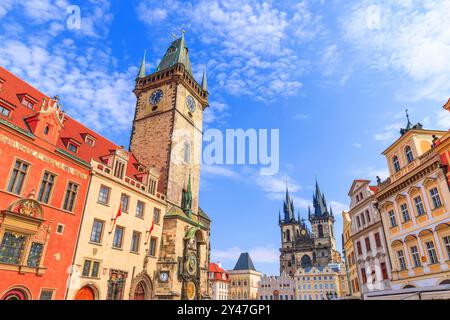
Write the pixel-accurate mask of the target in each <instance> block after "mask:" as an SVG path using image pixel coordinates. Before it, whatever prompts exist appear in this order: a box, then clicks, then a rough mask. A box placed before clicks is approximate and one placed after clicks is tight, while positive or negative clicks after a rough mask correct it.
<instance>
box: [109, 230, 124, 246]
mask: <svg viewBox="0 0 450 320" xmlns="http://www.w3.org/2000/svg"><path fill="white" fill-rule="evenodd" d="M122 240H123V227H119V226H116V231H115V232H114V239H113V244H112V246H113V247H114V248H118V249H121V248H122Z"/></svg>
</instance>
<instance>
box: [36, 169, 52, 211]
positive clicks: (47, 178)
mask: <svg viewBox="0 0 450 320" xmlns="http://www.w3.org/2000/svg"><path fill="white" fill-rule="evenodd" d="M54 184H55V175H54V174H51V173H49V172H47V171H45V172H44V176H43V177H42V182H41V187H40V189H39V194H38V201H40V202H43V203H48V201H49V199H50V194H51V192H52V190H53V185H54Z"/></svg>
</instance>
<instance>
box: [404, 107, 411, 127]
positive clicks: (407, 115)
mask: <svg viewBox="0 0 450 320" xmlns="http://www.w3.org/2000/svg"><path fill="white" fill-rule="evenodd" d="M405 113H406V120H407V123H406V130H411V128H412V123H411V121H410V120H409V114H408V109H406V110H405Z"/></svg>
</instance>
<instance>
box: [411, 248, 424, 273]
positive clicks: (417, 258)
mask: <svg viewBox="0 0 450 320" xmlns="http://www.w3.org/2000/svg"><path fill="white" fill-rule="evenodd" d="M410 250H411V256H412V258H413V263H414V267H416V268H418V267H420V266H421V265H422V264H421V263H420V255H419V250H417V246H412V247H411V248H410Z"/></svg>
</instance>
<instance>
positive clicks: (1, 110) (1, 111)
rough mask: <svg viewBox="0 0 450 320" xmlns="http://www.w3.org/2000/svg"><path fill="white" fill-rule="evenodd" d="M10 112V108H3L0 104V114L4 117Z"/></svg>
mask: <svg viewBox="0 0 450 320" xmlns="http://www.w3.org/2000/svg"><path fill="white" fill-rule="evenodd" d="M10 114H11V110H10V109H8V108H5V107H3V106H0V115H2V116H4V117H8V118H9V115H10Z"/></svg>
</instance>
